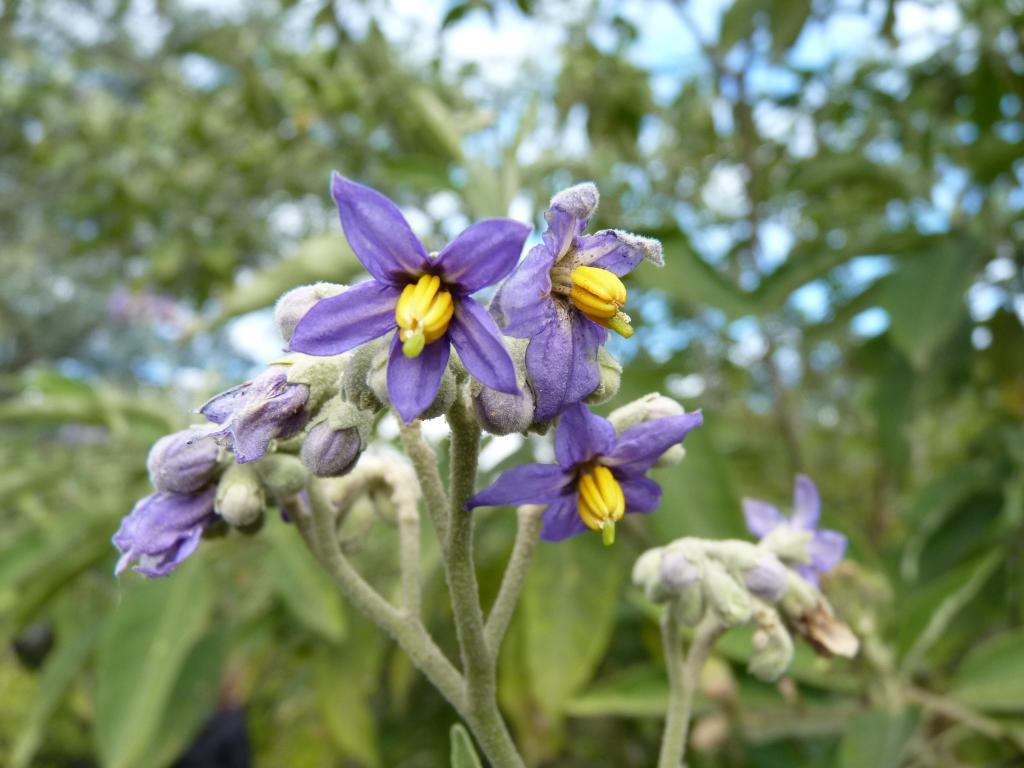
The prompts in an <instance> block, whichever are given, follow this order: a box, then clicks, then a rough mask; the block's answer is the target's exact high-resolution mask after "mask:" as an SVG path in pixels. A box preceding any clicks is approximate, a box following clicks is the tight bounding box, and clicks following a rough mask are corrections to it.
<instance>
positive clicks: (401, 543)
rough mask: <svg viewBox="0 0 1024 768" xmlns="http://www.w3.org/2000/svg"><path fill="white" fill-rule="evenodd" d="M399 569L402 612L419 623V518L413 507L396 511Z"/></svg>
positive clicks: (420, 588) (420, 599) (420, 591)
mask: <svg viewBox="0 0 1024 768" xmlns="http://www.w3.org/2000/svg"><path fill="white" fill-rule="evenodd" d="M398 547H399V554H398V556H399V567H400V568H401V573H402V612H403V613H404V614H405V615H406V616H407V617H408V618H410V619H414V620H416V621H419V619H420V604H421V602H422V597H421V595H422V587H421V585H420V516H419V513H418V511H417V509H416V506H415V505H413V506H412V507H411V508H408V507H403V508H402V509H400V510H398Z"/></svg>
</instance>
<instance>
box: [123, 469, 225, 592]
mask: <svg viewBox="0 0 1024 768" xmlns="http://www.w3.org/2000/svg"><path fill="white" fill-rule="evenodd" d="M215 494H216V489H215V487H214V486H212V485H211V486H209V487H207V488H206V489H204V490H202V491H200V492H199V493H170V492H167V491H157V492H156V493H153V494H150V495H149V496H147V497H146V498H144V499H142V500H141V501H139V502H138V503H137V504H136V505H135V508H134V509H133V510H132V511H131V514H129V515H128V516H126V517H125V518H124V519H123V520H122V521H121V527H120V528H119V529H118V531H117V533H115V534H114V537H113V538H112V539H111V541H112V542H113V544H114V546H115V547H117V548H118V550H120V552H121V557H120V559H119V560H118V561H117V566H116V567H115V568H114V574H115V575H118V574H120V573H121V572H122V571H124V569H125V568H127V567H128V565H129V564H130V563H131V562H132V561H133V560H134V561H136V565H135V570H136V571H138V572H139V573H141V574H143V575H145V576H150V577H155V576H166V575H167V574H169V573H170V572H171V571H173V570H174V569H175V568H177V567H178V565H179V564H180V563H181V562H182V561H183V560H184V559H185V558H187V557H188V556H189V555H191V554H192V553H193V552H194V551H195V549H196V547H197V546H199V539H200V538H201V537H202V535H203V531H204V530H205V529H206V528H207V526H209V525H210V524H211V523H214V522H216V521H217V515H216V513H215V512H214V511H213V501H214V495H215Z"/></svg>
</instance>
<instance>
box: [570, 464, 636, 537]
mask: <svg viewBox="0 0 1024 768" xmlns="http://www.w3.org/2000/svg"><path fill="white" fill-rule="evenodd" d="M579 489H580V498H579V503H578V508H579V512H580V517H581V518H582V519H583V522H584V523H586V524H587V527H588V528H590V529H591V530H593V531H601V537H602V538H603V539H604V543H605V544H613V543H614V542H615V522H616V521H617V520H621V519H622V515H623V514H624V513H625V511H626V497H625V496H624V495H623V493H622V486H620V485H619V482H618V480H616V479H615V476H614V475H613V474H612V471H611V470H610V469H608V467H601V466H597V467H593V468H592V469H589V470H587V471H586V472H584V473H583V475H582V476H581V477H580V482H579Z"/></svg>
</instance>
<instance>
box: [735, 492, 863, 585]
mask: <svg viewBox="0 0 1024 768" xmlns="http://www.w3.org/2000/svg"><path fill="white" fill-rule="evenodd" d="M820 514H821V496H820V495H819V494H818V489H817V487H816V486H815V485H814V482H813V481H812V480H811V478H809V477H807V476H806V475H797V476H796V482H795V483H794V486H793V514H792V516H791V517H789V518H786V517H785V516H783V514H782V513H781V512H779V510H778V509H776V508H775V507H773V506H772V505H771V504H769V503H768V502H766V501H760V500H758V499H743V517H744V519H745V520H746V523H747V530H749V531H750V532H751V533H752V534H754V535H755V536H757V537H758V538H759V539H764V538H766V537H768V536H771V535H773V536H775V537H776V538H778V537H779V536H780V534H782V535H785V534H791V533H797V534H799V533H801V532H803V533H806V534H807V539H808V540H807V544H806V547H807V557H806V561H807V562H805V563H800V564H797V565H796V566H795V570H796V571H797V573H799V574H800V575H801V576H803V577H804V578H805V579H807V580H808V581H810V582H811V583H812V584H817V583H818V574H821V573H825V571H828V570H831V569H832V568H834V567H835V566H836V564H838V563H839V561H840V560H842V559H843V554H844V553H845V552H846V537H845V536H843V534H841V533H839V532H838V531H829V530H819V529H818V518H819V516H820Z"/></svg>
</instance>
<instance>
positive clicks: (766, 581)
mask: <svg viewBox="0 0 1024 768" xmlns="http://www.w3.org/2000/svg"><path fill="white" fill-rule="evenodd" d="M743 581H744V583H745V584H746V585H747V589H749V590H750V593H751V594H752V595H754V596H755V597H759V598H761V599H762V600H767V601H768V602H769V603H774V602H776V601H778V600H779V598H781V597H782V595H783V594H784V593H785V591H786V588H787V587H788V586H789V569H788V568H786V566H784V565H783V564H782V563H780V562H779V561H778V559H777V558H775V557H773V556H772V555H769V554H767V553H765V556H764V557H763V558H761V560H759V561H758V562H757V563H756V564H755V565H754V566H753V567H752V568H749V569H747V571H746V572H745V573H744V574H743Z"/></svg>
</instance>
